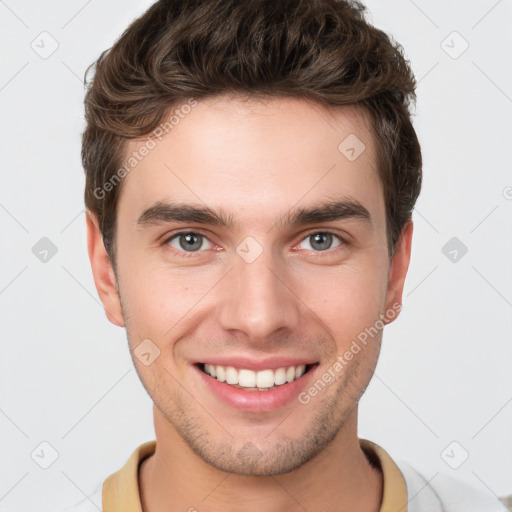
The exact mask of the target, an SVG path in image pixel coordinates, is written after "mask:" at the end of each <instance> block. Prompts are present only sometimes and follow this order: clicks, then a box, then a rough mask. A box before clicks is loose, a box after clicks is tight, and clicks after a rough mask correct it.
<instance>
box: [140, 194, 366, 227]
mask: <svg viewBox="0 0 512 512" xmlns="http://www.w3.org/2000/svg"><path fill="white" fill-rule="evenodd" d="M351 219H354V220H362V221H364V222H365V223H367V224H368V225H370V226H371V224H372V218H371V215H370V212H369V211H368V209H367V208H366V207H365V206H363V205H362V204H361V203H360V202H359V201H357V200H355V199H353V198H346V199H342V200H335V201H327V202H323V203H321V204H318V205H315V206H311V207H307V208H302V207H300V208H296V209H292V210H290V211H289V212H288V213H286V214H285V215H283V216H282V217H281V219H280V220H279V221H278V222H277V223H276V224H278V225H279V226H286V225H288V226H293V227H296V226H302V225H306V224H313V223H316V222H333V221H339V220H351ZM167 222H182V223H199V224H208V225H212V226H221V227H225V228H227V229H230V230H232V229H233V228H235V227H236V226H237V222H235V219H234V217H233V215H228V214H226V212H225V211H224V210H222V209H218V210H213V209H212V208H209V207H208V206H204V205H196V204H185V203H167V202H162V201H158V202H156V203H155V204H153V205H152V206H150V207H149V208H147V209H146V210H144V211H143V212H142V213H141V214H140V216H139V218H138V220H137V225H138V226H140V227H147V226H156V225H160V224H165V223H167Z"/></svg>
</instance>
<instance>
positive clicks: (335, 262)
mask: <svg viewBox="0 0 512 512" xmlns="http://www.w3.org/2000/svg"><path fill="white" fill-rule="evenodd" d="M187 110H188V109H187ZM347 137H349V139H347ZM355 137H357V139H356V138H355ZM344 141H345V142H344ZM144 144H145V142H143V141H131V142H130V143H129V145H128V146H127V154H128V155H132V154H133V152H134V151H135V152H137V151H139V153H138V154H140V149H141V147H142V146H143V145H144ZM363 144H364V147H363ZM340 148H341V149H340ZM351 148H352V149H351ZM144 153H146V152H144ZM359 153H360V154H359ZM354 157H356V158H354ZM383 197H384V196H383V189H382V185H381V183H380V180H379V177H378V173H377V169H376V162H375V146H374V142H373V137H372V134H371V132H370V130H369V126H368V121H367V119H366V118H365V116H364V113H363V112H362V111H361V110H358V109H356V108H355V107H350V106H344V107H336V109H331V108H330V109H326V108H325V107H323V106H321V105H319V104H317V103H314V102H311V101H306V100H303V99H291V98H279V99H272V100H266V101H265V102H263V101H255V100H251V101H245V102H243V101H240V100H239V99H235V98H234V97H227V96H222V97H217V98H209V99H207V100H201V101H198V102H197V104H196V106H194V107H193V108H191V109H190V112H189V113H187V115H186V116H183V117H180V120H179V123H178V124H176V125H175V126H174V128H173V129H172V131H170V132H169V133H168V134H167V135H165V136H164V137H162V138H161V140H157V141H156V144H155V145H154V147H153V145H152V148H151V149H150V150H149V151H148V152H147V154H146V155H145V156H144V158H142V159H141V160H140V161H139V163H138V164H137V166H136V168H134V169H133V170H132V171H131V172H130V173H129V174H128V175H127V176H126V177H125V178H124V183H123V187H122V193H121V195H120V199H119V203H118V207H117V235H116V244H117V246H116V257H117V276H116V277H117V282H116V283H115V282H114V281H115V278H114V275H113V272H112V270H111V268H110V267H109V262H108V258H107V257H106V256H105V254H104V252H102V244H99V243H97V241H98V240H99V236H100V235H99V233H98V230H97V224H95V223H94V222H93V220H90V221H89V225H88V226H89V251H90V255H91V261H92V262H93V272H94V275H95V280H96V284H97V286H98V291H99V293H100V296H101V298H102V300H103V303H104V304H105V308H106V311H107V316H108V317H109V319H110V320H111V321H112V322H114V323H115V324H117V325H120V326H125V327H126V330H127V335H128V340H129V346H130V350H131V353H132V356H133V362H134V365H135V368H136V370H137V372H138V374H139V377H140V379H141V381H142V383H143V385H144V386H145V388H146V390H147V392H148V393H149V395H150V396H151V398H152V399H153V401H154V403H155V405H156V407H157V409H158V414H157V416H158V417H159V418H160V420H159V421H161V422H163V423H165V425H166V426H165V428H164V427H162V428H163V429H164V430H165V429H166V428H167V429H172V430H173V431H174V432H176V433H177V434H178V435H179V436H181V438H182V439H183V441H184V442H185V443H186V445H188V447H189V448H190V449H192V450H193V451H194V452H195V453H196V454H197V455H199V456H200V457H201V458H202V460H204V461H206V462H207V463H209V464H211V465H212V466H214V467H216V468H218V469H221V470H224V471H228V472H232V473H237V474H249V475H272V474H273V475H275V474H281V473H285V472H289V471H291V470H293V469H295V468H298V467H300V466H301V465H303V464H304V463H305V462H307V461H308V460H310V459H312V458H313V457H314V456H315V455H317V454H318V453H319V452H321V451H322V450H323V449H324V448H326V447H327V446H328V445H329V444H330V443H331V442H332V441H333V440H334V439H335V438H336V436H337V435H338V434H339V432H340V431H341V432H343V430H341V429H347V428H354V427H355V421H356V412H357V403H358V400H359V398H360V397H361V395H362V393H363V392H364V390H365V388H366V386H367V385H368V382H369V380H370V378H371V376H372V374H373V371H374V368H375V365H376V362H377V358H378V354H379V350H380V344H381V337H382V326H383V325H384V324H385V323H389V322H390V321H392V320H393V318H395V317H396V316H397V315H398V307H399V304H400V302H401V293H402V288H403V281H404V279H405V274H406V271H407V265H408V261H409V253H410V239H411V235H412V224H411V225H409V227H408V229H407V230H406V232H405V235H404V236H403V237H402V238H401V240H400V241H399V246H398V247H397V251H396V253H395V256H394V258H393V260H390V259H389V256H388V253H387V240H386V227H385V226H386V219H385V205H384V199H383ZM390 312H391V313H390ZM369 332H370V333H371V334H370V335H369V334H368V333H369ZM364 333H366V335H365V334H364ZM363 339H364V340H365V341H363ZM350 354H351V355H350ZM212 368H213V370H212ZM270 370H272V371H270ZM206 372H210V373H213V374H214V376H212V375H208V374H207V373H206ZM304 372H305V373H304ZM223 379H227V381H228V382H230V383H229V384H228V383H227V382H225V381H224V382H221V381H222V380H223ZM236 379H238V381H237V380H236ZM283 381H284V383H283ZM235 382H238V383H239V384H238V385H235V384H234V383H235ZM269 386H273V388H271V389H268V388H269ZM260 389H261V390H260Z"/></svg>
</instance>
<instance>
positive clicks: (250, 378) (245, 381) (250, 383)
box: [238, 370, 256, 388]
mask: <svg viewBox="0 0 512 512" xmlns="http://www.w3.org/2000/svg"><path fill="white" fill-rule="evenodd" d="M238 384H239V385H240V386H242V387H243V388H253V387H255V386H256V373H255V372H253V371H252V370H239V371H238Z"/></svg>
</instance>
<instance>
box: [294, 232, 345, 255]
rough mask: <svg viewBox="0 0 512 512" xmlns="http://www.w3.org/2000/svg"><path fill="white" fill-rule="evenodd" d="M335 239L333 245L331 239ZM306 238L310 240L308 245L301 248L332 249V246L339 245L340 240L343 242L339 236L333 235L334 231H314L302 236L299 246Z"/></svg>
mask: <svg viewBox="0 0 512 512" xmlns="http://www.w3.org/2000/svg"><path fill="white" fill-rule="evenodd" d="M336 239H337V240H338V243H337V244H335V245H333V241H336ZM308 240H311V242H309V246H310V247H302V249H307V250H310V249H312V250H314V251H327V250H328V249H333V248H334V247H338V246H340V245H341V244H342V242H343V243H345V241H344V240H343V239H342V238H341V237H339V236H338V235H335V234H334V233H329V232H328V231H327V232H325V231H318V232H316V233H311V234H309V235H308V236H307V237H306V238H304V239H303V240H302V241H301V243H300V244H299V247H300V245H301V244H302V243H304V242H305V241H308Z"/></svg>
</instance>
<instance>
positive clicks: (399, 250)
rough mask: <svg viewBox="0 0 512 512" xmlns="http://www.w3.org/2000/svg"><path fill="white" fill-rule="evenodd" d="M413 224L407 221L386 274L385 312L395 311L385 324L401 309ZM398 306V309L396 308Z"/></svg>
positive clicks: (394, 317)
mask: <svg viewBox="0 0 512 512" xmlns="http://www.w3.org/2000/svg"><path fill="white" fill-rule="evenodd" d="M412 232H413V223H412V220H409V221H408V222H407V223H406V224H405V226H404V228H403V229H402V233H401V234H400V237H399V239H398V241H397V245H396V250H395V254H394V255H393V258H392V260H391V265H390V267H389V274H388V286H387V292H386V311H395V313H396V314H395V315H393V317H392V318H387V319H385V320H384V322H385V323H386V324H389V323H391V322H392V321H393V320H394V319H396V317H397V316H398V313H399V311H400V308H401V307H402V293H403V290H404V283H405V276H406V275H407V269H408V268H409V261H410V260H411V245H412ZM398 306H399V307H398Z"/></svg>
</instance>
